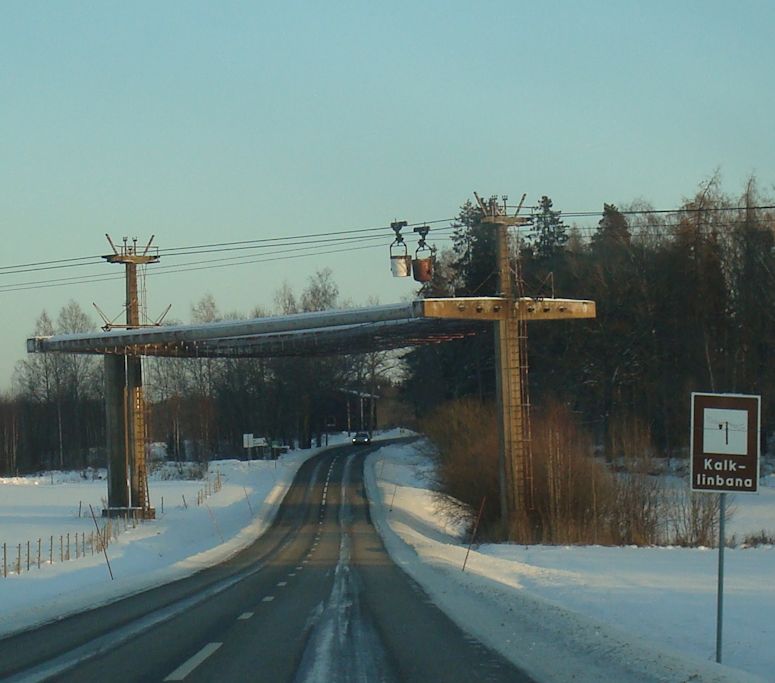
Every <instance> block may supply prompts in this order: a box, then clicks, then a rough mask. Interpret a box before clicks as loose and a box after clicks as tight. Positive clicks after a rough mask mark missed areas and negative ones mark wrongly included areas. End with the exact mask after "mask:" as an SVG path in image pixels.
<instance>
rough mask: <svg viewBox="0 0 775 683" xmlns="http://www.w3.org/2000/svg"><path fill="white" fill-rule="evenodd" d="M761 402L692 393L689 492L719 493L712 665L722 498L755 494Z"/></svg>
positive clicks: (719, 618)
mask: <svg viewBox="0 0 775 683" xmlns="http://www.w3.org/2000/svg"><path fill="white" fill-rule="evenodd" d="M760 423H761V397H760V396H750V395H744V394H703V393H698V392H695V393H693V394H692V422H691V437H690V442H691V482H692V485H691V490H692V491H699V492H716V493H719V494H720V495H719V525H718V589H717V596H716V598H717V605H716V662H718V663H719V664H720V663H721V646H722V632H723V625H724V546H725V544H726V535H725V528H724V527H725V522H726V512H727V509H726V508H727V493H757V492H758V490H759V453H760V443H759V441H760V440H759V424H760Z"/></svg>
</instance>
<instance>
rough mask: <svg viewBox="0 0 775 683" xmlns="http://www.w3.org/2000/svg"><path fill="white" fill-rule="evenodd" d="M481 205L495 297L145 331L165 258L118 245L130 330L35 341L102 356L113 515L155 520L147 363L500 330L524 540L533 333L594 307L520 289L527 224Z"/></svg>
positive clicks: (504, 501)
mask: <svg viewBox="0 0 775 683" xmlns="http://www.w3.org/2000/svg"><path fill="white" fill-rule="evenodd" d="M476 198H477V201H478V202H479V206H480V208H481V211H482V229H491V230H495V231H496V233H497V269H498V276H499V277H498V282H499V292H498V294H497V296H491V297H455V298H436V299H420V300H416V301H413V302H410V303H400V304H388V305H382V306H371V307H368V308H354V309H346V310H334V311H321V312H313V313H299V314H295V315H286V316H276V317H264V318H255V319H252V320H234V321H222V322H216V323H206V324H194V325H176V326H162V325H160V324H158V322H157V323H156V324H154V325H151V326H142V325H141V323H140V319H139V315H138V302H137V280H136V277H137V266H138V265H141V264H147V263H153V262H155V261H157V260H158V256H156V255H153V254H149V253H148V247H146V249H145V251H143V253H142V254H140V253H138V250H137V249H136V245H135V246H128V245H127V244H126V241H125V245H124V249H122V250H118V249H116V248H115V247H114V249H113V250H114V253H113V254H111V255H109V256H106V257H104V258H105V259H106V260H107V261H109V262H111V263H122V264H124V265H125V267H126V273H127V303H126V311H127V315H126V320H127V322H126V325H123V326H117V325H113V326H107V327H109V329H104V330H103V331H102V332H90V333H81V334H70V335H55V336H52V337H32V338H30V339H28V340H27V350H28V352H30V353H85V354H98V355H102V356H104V363H105V384H106V387H105V389H106V390H105V396H106V398H105V400H106V420H107V434H108V462H109V483H108V508H107V510H106V511H105V512H104V514H124V513H125V512H127V511H129V512H131V513H132V514H137V515H142V516H144V517H153V516H154V511H153V508H151V506H150V502H149V497H148V487H147V477H146V471H145V437H144V430H145V426H144V406H143V393H142V372H141V359H142V358H143V357H145V356H163V357H187V358H228V357H232V358H234V357H244V358H262V357H278V356H288V357H293V356H311V355H337V354H354V353H366V352H371V351H382V350H389V349H398V348H404V347H409V346H419V345H424V344H438V343H444V342H448V341H451V340H454V339H461V338H464V337H467V336H471V335H476V334H479V333H480V332H482V331H483V330H485V329H487V328H488V327H489V326H490V325H492V324H493V323H494V324H495V325H496V335H495V337H496V341H495V344H496V362H497V369H496V372H497V377H496V387H497V398H498V408H499V412H500V419H499V437H500V438H499V442H500V453H499V463H500V490H501V501H500V503H501V513H502V518H503V520H504V522H505V526H506V530H507V533H508V535H509V537H510V538H511V539H512V540H519V538H518V537H524V531H525V529H524V522H525V520H529V518H530V511H531V509H532V500H531V495H532V468H531V452H530V402H529V397H528V392H527V372H528V366H527V325H528V323H531V322H534V321H540V320H544V321H549V320H567V319H583V318H594V317H595V303H594V302H593V301H588V300H579V299H556V298H534V297H529V296H524V295H523V293H522V291H521V280H520V278H519V273H518V272H517V273H516V278H515V281H516V282H514V281H513V279H512V269H511V262H512V259H511V255H510V246H509V239H510V238H509V229H510V228H513V227H515V226H518V225H523V224H525V222H526V219H525V218H524V217H520V216H518V215H517V213H518V212H519V209H517V212H516V213H515V214H513V215H508V213H507V211H506V205H505V201H504V203H503V205H501V204H499V203H498V202H497V201H495V199H494V198H493V199H491V200H489V201H488V202H485V201H483V200H481V199H480V198H479V196H478V195H477V196H476ZM523 199H524V197H523ZM520 206H521V203H520ZM405 225H406V224H405V223H403V222H396V223H394V224H393V225H392V226H391V227H392V228H393V230H394V231H395V233H396V241H395V242H394V243H393V245H391V254H390V255H391V269H392V271H393V274H394V276H401V277H406V276H409V275H410V274H411V257H410V256H409V255H408V253H407V249H406V245H405V244H404V243H403V240H402V238H401V236H400V230H401V228H402V227H403V226H405ZM422 237H423V239H424V238H425V235H424V234H423V235H422ZM112 245H113V243H112V242H111V246H112ZM149 246H150V243H149ZM395 247H398V249H395Z"/></svg>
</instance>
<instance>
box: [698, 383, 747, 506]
mask: <svg viewBox="0 0 775 683" xmlns="http://www.w3.org/2000/svg"><path fill="white" fill-rule="evenodd" d="M760 411H761V397H759V396H746V395H741V394H702V393H693V394H692V426H691V453H692V459H691V478H692V491H716V492H720V493H756V492H757V491H758V489H759V423H760Z"/></svg>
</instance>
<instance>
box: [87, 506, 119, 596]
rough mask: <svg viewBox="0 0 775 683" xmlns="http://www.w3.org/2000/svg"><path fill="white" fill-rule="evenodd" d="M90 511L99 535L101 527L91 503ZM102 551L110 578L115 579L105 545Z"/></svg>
mask: <svg viewBox="0 0 775 683" xmlns="http://www.w3.org/2000/svg"><path fill="white" fill-rule="evenodd" d="M89 511H90V512H91V518H92V519H93V520H94V526H95V527H97V533H98V535H99V530H100V527H99V526H98V525H97V518H96V517H95V516H94V508H93V507H92V506H91V503H89ZM102 552H103V553H104V554H105V564H107V565H108V571H109V572H110V580H111V581H112V580H113V570H112V569H111V568H110V560H108V551H107V550H106V549H105V546H103V547H102Z"/></svg>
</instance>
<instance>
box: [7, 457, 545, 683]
mask: <svg viewBox="0 0 775 683" xmlns="http://www.w3.org/2000/svg"><path fill="white" fill-rule="evenodd" d="M376 447H378V445H372V446H371V447H363V446H361V447H352V446H339V447H335V448H331V449H328V450H326V451H324V452H323V453H321V454H320V455H319V456H316V457H315V458H312V459H311V460H309V461H307V462H306V463H305V464H304V465H303V466H302V467H301V468H300V470H299V473H298V475H297V477H296V479H295V481H294V483H293V485H292V486H291V488H290V489H289V491H288V494H287V496H286V498H285V500H284V502H283V504H282V506H281V508H280V510H279V511H278V514H277V518H276V519H275V522H274V524H273V525H272V526H271V527H270V529H269V530H268V531H267V532H266V533H265V534H264V535H263V536H262V537H261V538H260V539H259V540H258V541H257V542H255V543H254V544H253V545H251V546H250V547H248V548H246V549H245V550H243V551H242V552H240V553H239V554H237V555H235V556H234V557H232V558H231V559H229V560H228V561H227V562H225V563H223V564H220V565H218V566H215V567H212V568H210V569H208V570H206V571H203V572H200V573H198V574H196V575H194V576H192V577H189V578H187V579H184V580H181V581H177V582H174V583H171V584H168V585H165V586H161V587H158V588H155V589H152V590H149V591H145V592H143V593H141V594H138V595H135V596H132V597H129V598H125V599H122V600H120V601H117V602H114V603H112V604H111V605H106V606H102V607H98V608H95V609H93V610H89V611H86V612H83V613H81V614H78V615H75V616H73V617H69V618H67V619H63V620H60V621H57V622H54V623H51V624H48V625H45V626H42V627H40V628H37V629H35V630H31V631H27V632H25V633H22V634H18V635H16V636H12V637H9V638H6V639H3V640H0V678H1V679H2V680H4V681H5V680H8V681H43V680H57V681H73V682H75V681H77V682H78V683H84V682H88V681H111V683H120V682H122V681H143V682H145V681H191V682H201V681H283V682H294V683H308V682H313V681H314V682H321V683H324V682H337V681H341V682H343V683H346V682H349V681H385V682H388V683H392V682H397V681H423V682H426V681H434V682H435V681H450V682H454V681H461V682H462V681H465V682H466V683H469V682H470V681H493V682H495V681H509V682H511V683H521V682H523V681H525V682H526V681H529V680H530V679H529V678H528V677H527V676H526V675H525V674H523V673H522V672H520V671H519V670H517V669H515V668H514V666H513V664H511V663H510V662H508V661H507V660H505V659H504V658H503V657H502V656H500V655H499V654H497V653H495V652H493V651H492V650H489V649H488V648H486V647H485V646H483V645H482V644H481V643H479V642H478V641H476V640H475V639H474V638H472V637H470V636H468V635H467V634H466V633H464V632H463V631H462V630H461V629H460V628H459V627H458V626H456V625H455V624H454V623H453V622H452V621H451V620H450V619H449V618H447V617H446V615H445V614H444V613H443V612H441V611H440V610H439V609H438V608H437V607H436V606H435V605H434V604H433V603H431V601H430V600H429V598H428V597H427V595H426V594H425V593H424V591H423V590H422V589H421V588H420V587H419V585H418V584H416V583H415V582H414V581H413V580H411V579H410V578H409V577H408V576H407V575H406V574H405V573H404V572H403V571H402V570H401V569H399V568H398V567H397V566H396V565H395V564H394V563H393V562H392V561H391V559H390V557H389V556H388V554H387V552H386V551H385V548H384V546H383V544H382V541H381V539H380V537H379V535H378V534H377V533H376V531H375V529H374V527H373V526H372V524H371V521H370V519H369V509H368V502H367V500H366V498H365V493H364V486H363V463H364V459H365V456H366V454H367V453H368V452H369V451H370V450H371V449H373V448H376Z"/></svg>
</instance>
